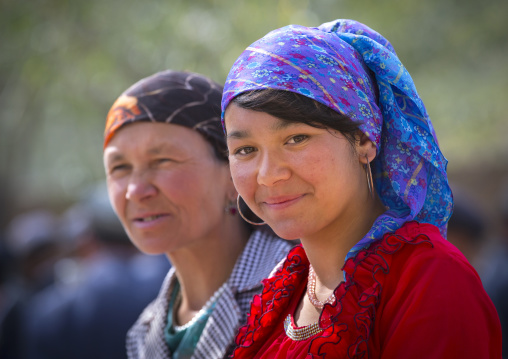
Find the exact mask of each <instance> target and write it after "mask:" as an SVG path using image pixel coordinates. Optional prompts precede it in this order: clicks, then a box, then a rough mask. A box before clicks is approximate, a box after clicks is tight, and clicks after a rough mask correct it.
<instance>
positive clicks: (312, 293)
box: [307, 264, 335, 309]
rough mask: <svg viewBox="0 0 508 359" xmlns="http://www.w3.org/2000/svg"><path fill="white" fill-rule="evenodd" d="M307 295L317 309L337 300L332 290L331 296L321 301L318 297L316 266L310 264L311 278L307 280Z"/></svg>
mask: <svg viewBox="0 0 508 359" xmlns="http://www.w3.org/2000/svg"><path fill="white" fill-rule="evenodd" d="M307 297H308V298H309V300H310V302H311V303H312V305H313V306H314V307H316V308H317V309H323V306H324V305H325V304H326V303H333V301H334V300H335V294H334V293H333V292H332V294H330V296H329V297H328V298H327V299H326V300H325V301H324V302H322V301H320V300H319V299H317V297H316V272H314V268H312V265H310V264H309V279H308V281H307Z"/></svg>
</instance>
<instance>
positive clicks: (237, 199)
mask: <svg viewBox="0 0 508 359" xmlns="http://www.w3.org/2000/svg"><path fill="white" fill-rule="evenodd" d="M240 198H241V197H240V194H238V197H236V209H237V210H238V213H239V214H240V217H242V218H243V220H244V221H245V222H247V223H249V224H253V225H255V226H262V225H263V224H266V223H265V222H260V223H256V222H252V221H250V220H248V219H247V218H245V216H244V215H243V213H242V210H241V209H240ZM244 202H245V201H244Z"/></svg>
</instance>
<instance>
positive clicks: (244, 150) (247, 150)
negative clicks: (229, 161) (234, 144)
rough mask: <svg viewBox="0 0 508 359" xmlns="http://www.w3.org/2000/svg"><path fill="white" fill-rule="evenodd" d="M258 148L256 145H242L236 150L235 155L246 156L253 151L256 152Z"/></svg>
mask: <svg viewBox="0 0 508 359" xmlns="http://www.w3.org/2000/svg"><path fill="white" fill-rule="evenodd" d="M255 150H256V149H255V148H254V147H249V146H246V147H241V148H239V149H237V150H236V151H235V155H239V156H246V155H248V154H251V153H252V152H254V151H255Z"/></svg>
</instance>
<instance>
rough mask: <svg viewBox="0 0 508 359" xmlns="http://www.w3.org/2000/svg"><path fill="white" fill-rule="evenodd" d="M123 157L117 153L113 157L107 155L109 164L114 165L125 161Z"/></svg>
mask: <svg viewBox="0 0 508 359" xmlns="http://www.w3.org/2000/svg"><path fill="white" fill-rule="evenodd" d="M123 158H124V157H123V155H122V154H121V153H115V154H112V155H106V161H107V163H114V162H118V161H121V160H123Z"/></svg>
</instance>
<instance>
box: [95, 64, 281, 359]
mask: <svg viewBox="0 0 508 359" xmlns="http://www.w3.org/2000/svg"><path fill="white" fill-rule="evenodd" d="M221 91H222V88H221V86H219V85H218V84H216V83H215V82H213V81H212V80H210V79H208V78H206V77H204V76H201V75H198V74H194V73H186V72H177V71H164V72H160V73H157V74H155V75H153V76H150V77H148V78H145V79H143V80H141V81H139V82H138V83H136V84H134V85H133V86H132V87H130V88H129V89H128V90H127V91H125V92H124V93H123V94H122V95H121V96H120V97H119V98H118V99H117V101H116V102H115V103H114V104H113V106H112V108H111V110H110V112H109V114H108V118H107V123H106V130H105V140H104V166H105V168H106V176H107V183H108V191H109V196H110V200H111V202H112V204H113V207H114V209H115V212H116V213H117V215H118V217H119V218H120V220H121V222H122V224H123V226H124V228H125V230H126V231H127V233H128V235H129V237H130V239H131V240H132V242H133V243H134V244H135V245H136V246H137V247H138V248H139V249H140V250H141V251H143V252H145V253H149V254H157V253H165V254H166V255H167V257H168V258H169V260H170V261H171V263H172V265H173V268H172V269H171V270H170V272H169V273H168V275H167V277H166V279H165V281H164V283H163V285H162V288H161V291H160V294H159V296H158V297H157V298H156V299H155V300H154V301H153V302H152V303H151V305H150V306H149V307H147V308H146V309H145V311H144V312H143V313H142V314H141V316H140V317H139V319H138V321H137V322H136V323H135V324H134V326H133V327H132V328H131V330H130V331H129V334H128V338H127V351H128V355H129V357H130V358H171V357H172V358H191V357H192V358H221V357H223V356H224V355H225V354H226V352H227V349H228V347H229V346H230V344H231V342H232V341H233V339H234V335H235V332H236V330H237V328H238V326H239V324H240V323H241V322H242V321H243V320H244V319H245V314H244V313H245V312H246V311H247V309H248V305H249V302H250V300H251V298H252V296H253V294H255V293H256V292H258V291H260V290H261V282H260V281H261V279H262V278H264V277H266V276H267V275H268V273H269V271H270V270H271V269H272V268H273V267H274V266H275V264H276V263H277V262H278V261H280V259H281V258H283V256H284V255H285V254H286V253H287V251H288V250H289V248H290V244H288V243H286V242H285V241H282V240H280V239H277V238H276V237H274V236H273V235H272V234H270V233H271V232H270V231H266V230H265V231H261V230H252V227H251V226H249V225H247V224H246V223H245V222H244V221H243V220H242V219H241V218H240V216H238V215H237V209H236V199H237V192H236V190H235V188H234V186H233V183H232V180H231V176H230V172H229V166H228V160H227V155H226V145H225V139H224V136H223V134H222V127H221V122H220V98H221Z"/></svg>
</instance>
